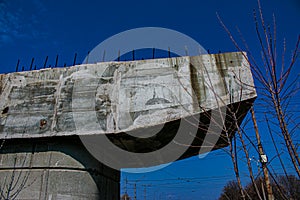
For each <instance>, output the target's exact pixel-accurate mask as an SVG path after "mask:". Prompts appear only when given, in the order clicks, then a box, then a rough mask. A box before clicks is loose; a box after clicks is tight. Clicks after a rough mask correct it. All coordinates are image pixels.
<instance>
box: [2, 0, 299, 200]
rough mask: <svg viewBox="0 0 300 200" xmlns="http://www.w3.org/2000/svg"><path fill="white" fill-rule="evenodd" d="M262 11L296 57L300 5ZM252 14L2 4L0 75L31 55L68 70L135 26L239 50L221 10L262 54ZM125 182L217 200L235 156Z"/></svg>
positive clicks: (243, 6)
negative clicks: (229, 34)
mask: <svg viewBox="0 0 300 200" xmlns="http://www.w3.org/2000/svg"><path fill="white" fill-rule="evenodd" d="M283 2H284V3H283ZM262 6H263V10H264V15H265V17H266V22H267V23H270V22H272V14H273V13H274V14H275V16H276V21H277V37H278V44H282V43H283V38H285V39H286V44H287V48H288V52H287V53H291V49H293V47H294V44H295V42H296V39H297V37H298V34H299V33H300V23H299V21H300V2H299V1H297V0H287V1H279V0H273V1H267V0H262ZM254 8H257V3H256V1H255V0H247V1H241V0H227V1H221V0H211V1H200V0H198V1H196V0H194V1H192V0H186V1H178V0H173V1H158V0H152V1H136V0H134V1H96V0H89V1H87V0H85V1H84V0H76V1H71V0H62V1H57V0H53V1H50V0H49V1H46V0H44V1H39V0H26V1H25V0H23V1H22V0H0V61H1V62H0V73H8V72H14V71H15V66H16V63H17V60H18V59H20V67H22V66H24V68H25V70H28V69H29V65H30V62H31V59H32V57H34V58H35V63H34V65H37V68H41V67H42V66H43V63H44V60H45V57H46V56H49V60H48V65H52V66H53V65H54V64H55V58H56V55H59V60H58V65H59V66H63V65H64V63H66V64H67V65H71V64H72V63H73V57H74V54H75V53H77V54H78V57H77V60H78V62H81V61H82V60H83V59H84V58H85V56H86V54H87V52H88V51H90V50H92V49H93V48H94V47H95V46H96V45H97V44H99V43H100V42H102V41H103V40H105V39H107V38H108V37H110V36H112V35H114V34H117V33H119V32H122V31H125V30H128V29H133V28H138V27H149V26H153V27H164V28H169V29H174V30H176V31H179V32H182V33H184V34H186V35H188V36H190V37H192V38H193V39H195V40H196V41H197V42H198V43H200V44H201V45H202V46H203V47H204V48H206V49H209V50H210V52H211V53H217V52H219V51H221V52H228V51H235V47H234V45H233V44H232V42H231V41H230V39H229V37H228V36H227V34H226V33H225V31H224V30H223V28H222V27H221V25H220V23H219V21H218V19H217V17H216V12H218V14H219V15H220V16H221V18H222V19H223V21H224V23H225V24H226V25H227V26H228V28H229V29H231V30H232V32H233V33H234V35H235V36H238V34H237V32H236V26H238V28H239V29H240V31H241V32H242V34H243V36H244V38H245V39H246V41H247V43H248V45H249V47H250V49H252V50H253V54H254V55H255V56H259V55H260V52H259V48H258V43H257V39H256V35H255V26H254V22H253V9H254ZM20 67H19V69H20ZM296 70H297V71H295V74H299V71H300V70H299V68H298V69H296ZM266 143H267V142H266ZM253 156H256V155H253ZM125 177H127V179H128V184H127V190H128V193H129V194H130V195H131V196H132V195H133V183H134V182H133V181H137V182H136V183H137V191H138V197H140V198H143V195H144V188H145V187H146V194H147V197H148V198H147V199H154V198H157V199H158V198H159V197H160V198H161V199H216V198H217V197H218V196H219V194H220V192H221V189H222V187H223V185H224V184H225V183H226V182H227V181H228V180H232V179H234V176H233V170H232V164H231V162H230V158H229V156H227V155H226V153H225V152H224V151H222V150H218V151H215V152H212V153H211V154H209V155H208V156H206V157H205V158H202V159H199V158H198V157H194V158H190V159H187V160H184V161H179V162H176V163H174V164H172V165H170V166H168V167H166V168H163V169H162V170H159V171H156V172H153V173H145V174H128V173H123V174H122V184H121V187H122V192H123V191H124V188H125V184H124V182H125V181H124V180H125Z"/></svg>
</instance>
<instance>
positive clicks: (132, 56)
mask: <svg viewBox="0 0 300 200" xmlns="http://www.w3.org/2000/svg"><path fill="white" fill-rule="evenodd" d="M132 60H134V49H133V50H132Z"/></svg>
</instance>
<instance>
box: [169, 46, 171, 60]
mask: <svg viewBox="0 0 300 200" xmlns="http://www.w3.org/2000/svg"><path fill="white" fill-rule="evenodd" d="M168 56H169V58H171V51H170V47H168Z"/></svg>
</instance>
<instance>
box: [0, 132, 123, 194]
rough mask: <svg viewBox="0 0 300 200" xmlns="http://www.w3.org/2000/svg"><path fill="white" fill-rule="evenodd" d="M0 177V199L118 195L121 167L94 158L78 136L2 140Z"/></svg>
mask: <svg viewBox="0 0 300 200" xmlns="http://www.w3.org/2000/svg"><path fill="white" fill-rule="evenodd" d="M2 142H3V141H2ZM0 177H1V178H0V192H1V196H0V199H22V200H25V199H27V200H36V199H43V200H44V199H47V200H71V199H72V200H79V199H82V200H84V199H86V200H99V199H101V200H102V199H103V200H106V199H109V200H116V199H119V197H120V193H119V191H120V171H117V170H114V169H111V168H109V167H107V166H105V165H103V164H102V163H100V162H98V161H97V160H95V159H94V158H93V157H92V156H91V155H90V154H89V152H87V151H86V150H85V148H84V146H83V145H82V144H81V142H80V139H79V138H78V137H77V136H72V137H71V136H67V137H52V138H34V139H12V140H6V141H4V143H3V146H2V148H1V150H0Z"/></svg>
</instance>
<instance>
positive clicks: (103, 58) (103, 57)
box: [102, 50, 106, 62]
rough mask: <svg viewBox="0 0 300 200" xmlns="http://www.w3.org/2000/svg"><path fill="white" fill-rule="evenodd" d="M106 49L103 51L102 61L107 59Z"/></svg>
mask: <svg viewBox="0 0 300 200" xmlns="http://www.w3.org/2000/svg"><path fill="white" fill-rule="evenodd" d="M105 53H106V52H105V50H104V51H103V56H102V62H104V61H105Z"/></svg>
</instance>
